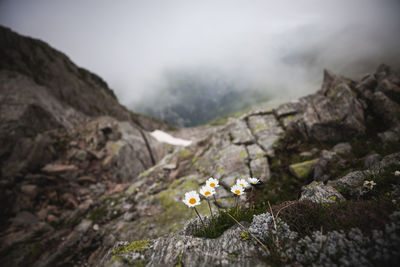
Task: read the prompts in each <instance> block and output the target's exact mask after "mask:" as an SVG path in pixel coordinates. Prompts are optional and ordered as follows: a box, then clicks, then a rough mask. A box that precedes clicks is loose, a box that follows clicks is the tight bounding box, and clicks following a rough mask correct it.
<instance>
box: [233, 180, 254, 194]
mask: <svg viewBox="0 0 400 267" xmlns="http://www.w3.org/2000/svg"><path fill="white" fill-rule="evenodd" d="M247 181H248V182H247ZM247 181H246V180H245V179H238V180H237V181H236V184H234V185H233V186H232V187H231V192H232V193H233V194H235V195H238V196H240V195H243V194H244V190H245V189H246V188H249V187H250V184H252V185H256V184H259V183H260V180H258V179H257V178H253V177H250V178H247ZM249 183H250V184H249Z"/></svg>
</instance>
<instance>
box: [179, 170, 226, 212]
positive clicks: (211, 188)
mask: <svg viewBox="0 0 400 267" xmlns="http://www.w3.org/2000/svg"><path fill="white" fill-rule="evenodd" d="M217 187H219V181H218V180H217V179H214V178H212V177H211V178H209V179H208V180H207V181H206V185H204V186H203V187H201V188H200V191H199V192H200V194H201V195H202V196H204V197H205V198H209V197H211V196H213V195H214V194H215V193H216V191H215V189H216V188H217ZM183 203H185V204H186V205H187V206H188V207H190V208H191V207H194V206H197V205H200V196H199V194H198V193H197V192H196V191H190V192H187V193H185V197H184V198H183Z"/></svg>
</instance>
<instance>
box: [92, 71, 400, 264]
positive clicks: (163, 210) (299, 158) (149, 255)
mask: <svg viewBox="0 0 400 267" xmlns="http://www.w3.org/2000/svg"><path fill="white" fill-rule="evenodd" d="M399 81H400V80H399V76H398V74H395V73H393V72H392V71H391V70H390V68H389V67H387V66H385V65H382V66H380V67H379V68H378V70H377V72H376V73H374V74H371V75H367V76H366V77H364V78H363V79H362V80H361V81H358V82H356V81H351V80H349V79H346V78H344V77H339V76H336V75H334V74H332V73H330V72H329V71H325V73H324V82H323V85H322V87H321V89H320V90H319V91H318V92H317V93H315V94H314V95H309V96H306V97H304V98H301V99H299V100H298V101H295V102H291V103H286V104H283V105H281V106H279V107H277V108H276V109H273V110H258V111H254V112H251V113H249V114H246V115H244V116H243V117H242V118H240V119H231V120H230V121H229V122H228V123H227V124H226V125H225V126H223V127H220V128H215V129H213V130H212V131H211V132H210V134H209V135H208V136H207V137H205V138H203V139H202V140H199V141H198V142H197V143H195V144H194V145H192V146H191V147H187V148H185V149H182V151H181V152H175V153H173V154H171V155H168V156H167V157H166V158H164V159H163V160H162V161H161V162H160V163H159V164H157V165H156V166H155V167H153V168H151V169H150V170H148V171H146V172H145V173H142V174H141V176H139V177H138V179H134V181H133V183H132V185H131V187H130V189H129V190H127V191H126V192H125V196H123V195H122V194H121V195H119V196H118V201H119V207H120V208H121V207H123V206H124V205H127V203H132V202H133V203H137V206H136V210H134V211H133V213H134V214H137V216H134V217H133V221H132V222H122V221H120V222H119V223H120V228H118V231H117V232H114V233H113V234H112V237H113V239H114V238H115V240H120V241H129V242H125V243H124V242H122V243H121V242H117V243H116V244H115V246H114V247H113V248H112V249H110V250H108V251H107V250H106V249H104V248H105V247H107V246H110V245H111V244H112V243H111V242H110V243H108V244H103V245H104V247H99V248H98V250H97V252H95V255H94V256H93V258H91V259H92V260H93V261H92V263H95V265H96V264H98V261H97V260H98V259H101V261H100V262H101V264H102V265H106V266H108V265H111V266H122V265H129V264H142V265H148V266H153V265H166V266H172V265H179V264H182V265H183V266H203V265H204V266H207V265H222V266H250V265H260V266H261V265H262V266H263V265H265V264H266V262H267V263H271V264H273V263H274V261H273V260H276V259H274V258H273V257H272V256H271V255H275V256H274V257H276V255H279V257H278V260H277V261H278V265H285V264H289V265H290V264H294V265H297V264H305V265H307V264H309V263H310V262H314V263H315V264H317V265H323V264H324V263H323V262H319V258H318V257H317V256H316V255H319V252H318V249H319V244H320V243H321V242H326V244H328V243H329V246H333V247H337V246H339V245H338V243H335V242H338V240H341V239H343V240H345V239H346V238H348V239H347V240H348V241H346V242H348V243H346V244H348V245H346V246H349V247H353V246H355V248H354V249H353V250H350V248H349V247H347V248H346V247H340V246H339V247H338V248H337V250H336V252H332V251H330V250H327V251H325V252H324V253H326V254H327V256H326V258H327V262H326V265H329V266H330V265H332V264H337V260H339V261H343V262H342V265H347V264H348V265H352V266H354V265H360V264H361V261H360V262H354V261H352V259H353V258H354V257H353V256H352V254H351V253H353V252H349V251H360V250H361V247H362V248H363V249H366V250H365V251H364V250H363V252H362V253H364V254H365V255H364V254H362V257H364V258H362V259H363V261H362V262H363V263H365V262H366V265H374V264H378V263H381V264H382V262H383V263H385V264H389V263H393V262H398V261H399V254H398V252H396V249H395V247H396V246H398V245H399V244H400V235H399V227H398V225H399V224H398V223H399V222H398V216H397V215H393V216H392V217H390V218H392V219H389V217H388V216H389V215H390V214H391V213H393V212H394V211H395V210H398V208H399V207H398V204H397V203H398V201H399V196H400V195H399V192H400V191H399V189H400V187H399V184H400V183H399V178H396V177H395V175H394V171H395V170H396V169H397V170H398V169H399V168H400V154H399V151H400V143H399V138H400V137H399V136H400V135H399V119H400V116H399V115H400V113H399V112H400V109H399V107H400V106H399V96H400V91H399V89H400V87H399V85H400V83H399ZM383 103H385V104H383ZM249 175H250V176H256V177H259V178H260V179H261V181H262V182H263V184H264V188H263V186H260V187H261V188H260V187H258V188H257V189H256V198H257V202H256V203H259V204H260V206H261V208H262V207H263V204H262V203H263V202H264V203H265V201H270V202H271V203H272V204H279V203H281V202H283V201H287V200H292V201H294V202H292V203H291V204H290V205H292V204H293V206H291V207H290V208H289V207H288V208H287V211H286V212H287V214H285V212H282V214H284V216H283V215H282V216H283V217H285V218H284V219H286V220H288V221H289V222H292V223H291V224H290V223H289V224H290V227H292V228H293V227H298V228H299V229H300V230H301V229H302V227H303V228H305V226H304V225H303V226H302V227H300V226H299V222H298V221H300V222H301V220H304V221H305V224H306V225H307V227H309V228H311V229H312V228H313V227H314V229H315V233H311V232H310V231H308V232H307V236H304V235H305V233H303V232H302V231H300V230H299V231H298V232H296V231H295V230H294V229H290V231H293V238H291V239H290V240H287V243H288V244H292V245H291V246H289V245H288V246H286V247H283V246H282V245H281V246H280V247H279V248H276V247H275V248H274V250H275V251H274V253H277V254H274V253H273V252H272V248H271V247H269V248H270V250H269V251H263V249H262V247H260V246H259V245H258V244H257V243H255V242H249V240H248V238H243V229H241V228H240V227H239V226H234V227H233V228H231V229H228V230H227V231H225V232H224V233H223V234H222V235H221V236H220V237H218V238H216V239H209V238H199V237H194V236H193V234H194V232H193V231H187V230H183V231H182V229H183V228H184V227H183V226H184V225H185V224H187V223H188V221H189V218H190V217H192V216H193V213H191V212H192V211H190V210H189V209H188V208H187V207H185V206H184V204H182V203H181V202H180V199H181V198H182V196H183V194H184V192H186V191H189V190H191V189H198V188H199V187H200V186H201V185H202V184H203V183H204V182H205V180H206V179H207V178H208V177H210V176H213V177H216V178H218V179H219V180H220V181H221V183H222V188H219V190H218V194H217V195H218V203H219V204H220V206H221V208H224V207H231V206H232V205H233V199H232V196H231V194H230V192H229V187H230V185H231V184H232V183H234V181H235V179H236V178H238V177H242V176H244V177H245V176H249ZM370 179H371V180H375V181H376V182H377V183H378V184H379V186H377V187H376V190H377V191H376V192H375V191H371V192H374V193H371V192H367V191H368V190H366V188H365V187H364V186H363V184H364V181H366V180H370ZM132 191H135V192H136V193H135V194H132V195H129V196H127V195H126V194H127V193H131V192H132ZM375 193H376V194H375ZM382 195H385V196H386V197H387V199H385V201H383V203H384V204H381V202H380V201H381V197H382ZM251 196H252V194H250V195H249V197H251ZM243 201H245V199H243ZM307 201H308V202H307ZM310 201H311V203H317V204H319V203H322V204H324V203H325V205H326V204H329V205H330V206H328V207H330V208H329V209H328V208H325V206H323V205H322V206H318V208H321V209H322V210H319V212H321V213H322V214H325V213H326V212H330V209H334V207H336V206H335V205H345V206H340V207H342V208H343V207H346V209H345V211H346V212H348V213H349V214H353V213H354V214H357V216H358V217H357V218H355V219H352V218H351V216H350V215H349V214H348V213H345V214H343V215H340V216H338V218H340V217H343V218H344V219H343V220H342V221H340V222H335V223H334V224H333V226H332V225H329V224H328V225H327V226H325V225H324V224H323V223H322V222H321V218H319V217H315V216H316V213H315V212H314V213H313V214H311V215H310V214H305V215H302V216H303V217H301V214H302V213H305V210H304V209H305V208H304V207H303V206H302V205H306V204H304V203H309V202H310ZM357 201H358V202H357ZM340 203H348V204H340ZM376 203H378V204H376ZM202 205H204V206H200V210H201V211H202V212H203V214H207V209H206V206H205V205H206V204H205V203H203V204H202ZM290 205H289V206H290ZM307 205H310V204H307ZM346 205H347V206H346ZM375 205H378V206H379V208H377V210H373V209H374V208H373V207H374V206H375ZM368 207H370V208H371V211H369V210H368ZM278 208H279V205H278V206H273V209H274V210H275V212H276V211H277V209H278ZM314 208H315V207H314ZM117 209H118V208H117ZM307 209H309V207H308V206H307ZM214 210H216V207H214ZM264 211H268V207H267V206H266V205H265V204H264ZM383 211H385V212H387V213H385V212H383ZM268 216H270V215H268V214H267V215H266V216H265V217H263V218H264V219H262V220H265V221H262V220H261V219H260V220H261V221H260V222H256V223H258V224H261V226H257V225H254V226H253V228H254V227H255V229H265V233H266V234H264V239H263V240H265V242H266V244H268V242H270V241H269V240H266V238H265V236H266V235H267V234H268V233H272V232H268V225H270V224H269V223H268V219H267V218H268ZM307 216H308V217H307ZM321 216H322V215H321ZM330 216H332V215H330ZM304 217H305V218H304ZM269 218H271V216H270V217H269ZM313 218H314V219H313ZM377 218H379V219H377ZM297 220H298V221H297ZM310 220H311V221H310ZM314 220H315V223H316V224H318V221H319V222H320V223H321V225H315V226H312V225H313V223H314ZM330 220H331V219H329V218H326V219H325V220H322V221H323V222H324V221H330ZM353 220H354V221H353ZM293 221H294V222H293ZM283 222H284V221H283ZM114 223H115V222H113V223H112V224H114ZM193 223H196V222H191V223H189V224H188V225H187V226H186V228H185V229H192V228H193V227H192V226H190V225H191V224H193ZM244 223H245V222H244ZM253 223H255V222H254V221H253ZM365 223H367V224H369V225H370V227H369V228H368V227H364V226H363V224H365ZM197 224H199V222H197ZM263 225H264V226H263ZM322 226H324V227H327V228H328V230H329V229H331V230H332V231H331V232H328V233H326V235H325V234H323V233H321V232H319V231H320V227H322ZM199 227H201V226H200V225H199ZM260 227H261V228H260ZM270 227H271V225H270ZM288 227H289V226H288ZM348 227H353V228H352V229H353V230H351V231H355V232H350V233H353V234H350V233H349V235H350V236H349V237H346V235H347V231H349V228H348ZM357 227H361V228H362V229H363V230H365V231H366V232H368V231H373V230H376V232H374V233H375V235H376V237H377V238H378V237H379V238H380V239H379V240H381V239H382V241H381V242H382V243H383V244H386V245H385V246H383V247H384V249H383V248H381V249H379V250H376V249H374V247H375V248H376V247H377V246H378V247H379V245H378V243H374V242H372V243H371V242H370V241H369V240H370V239H369V238H370V237H369V236H368V235H366V236H364V235H363V234H365V232H360V230H359V229H358V228H357ZM371 227H375V228H372V229H371ZM385 227H386V228H385ZM366 228H368V229H367V230H366ZM345 229H347V230H346V231H345V232H342V231H343V230H345ZM171 230H175V231H178V232H179V233H177V234H172V235H169V236H162V235H163V234H166V233H168V232H170V231H171ZM287 231H289V230H287ZM335 231H336V232H335ZM337 231H339V232H337ZM255 233H257V231H255ZM324 233H325V232H324ZM277 235H278V237H279V238H280V239H283V238H284V236H285V235H284V234H282V233H279V231H278V234H277ZM158 236H162V237H159V238H157V239H153V240H150V238H153V237H158ZM299 236H301V238H302V239H300V238H299ZM262 237H263V236H262V235H261V237H260V238H262ZM389 237H390V238H389ZM110 239H111V236H110ZM142 239H145V242H146V243H145V244H146V245H145V246H139V247H137V246H136V245H137V244H138V243H137V242H144V241H143V240H142ZM243 239H246V240H243ZM250 239H251V238H250ZM358 239H359V240H363V241H359V242H361V243H359V244H358V245H357V244H354V242H358V241H357V240H358ZM135 240H137V241H135ZM138 240H142V241H138ZM321 240H325V241H321ZM335 240H336V241H335ZM132 241H133V242H132ZM285 242H286V241H285ZM313 242H315V243H316V244H317V245H316V244H313ZM343 242H344V241H343ZM363 242H364V243H365V244H364V243H363ZM140 244H141V243H140ZM301 244H303V245H301ZM360 244H362V245H360ZM358 246H361V247H358ZM315 247H316V248H315ZM312 249H314V251H313V250H312ZM315 249H316V250H317V251H315ZM288 251H293V253H295V254H290V253H288ZM368 251H374V252H373V253H372V252H368ZM296 253H297V254H296ZM302 253H306V254H305V255H309V258H307V257H308V256H307V257H305V258H304V257H303V258H301V257H300V255H301V254H302ZM313 253H314V254H313ZM315 253H316V254H315ZM321 253H322V252H321ZM335 253H342V254H343V257H342V258H340V257H339V259H338V258H335V257H337V256H335V255H337V254H335ZM354 253H355V252H354ZM371 253H372V254H371ZM374 253H375V254H374ZM204 255H205V256H204ZM288 255H291V256H290V257H289V256H288ZM296 255H298V258H296V257H297V256H296ZM354 255H355V254H354ZM371 255H373V256H371ZM271 257H272V258H271ZM388 258H389V259H388ZM328 259H329V260H328ZM276 263H277V262H275V264H276Z"/></svg>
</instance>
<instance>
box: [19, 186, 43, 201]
mask: <svg viewBox="0 0 400 267" xmlns="http://www.w3.org/2000/svg"><path fill="white" fill-rule="evenodd" d="M21 192H22V193H24V194H26V195H27V196H29V198H30V199H34V198H35V197H36V196H37V194H38V192H39V190H38V187H37V186H36V185H33V184H25V185H22V186H21Z"/></svg>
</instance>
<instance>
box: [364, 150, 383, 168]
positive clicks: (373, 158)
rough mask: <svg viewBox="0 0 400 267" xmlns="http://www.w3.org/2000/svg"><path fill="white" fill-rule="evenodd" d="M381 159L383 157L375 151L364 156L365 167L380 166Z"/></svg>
mask: <svg viewBox="0 0 400 267" xmlns="http://www.w3.org/2000/svg"><path fill="white" fill-rule="evenodd" d="M381 159H382V156H381V155H379V154H377V153H373V154H370V155H368V156H366V157H365V158H364V168H366V169H375V168H378V167H379V163H380V161H381Z"/></svg>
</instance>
